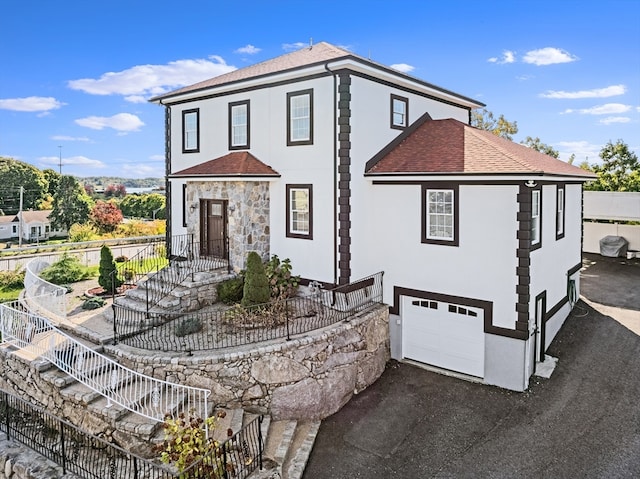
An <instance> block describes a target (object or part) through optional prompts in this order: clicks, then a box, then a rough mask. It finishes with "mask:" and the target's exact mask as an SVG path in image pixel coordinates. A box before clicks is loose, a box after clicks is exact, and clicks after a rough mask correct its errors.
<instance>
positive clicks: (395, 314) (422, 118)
mask: <svg viewBox="0 0 640 479" xmlns="http://www.w3.org/2000/svg"><path fill="white" fill-rule="evenodd" d="M152 101H154V102H156V103H158V104H161V105H163V106H165V115H166V122H165V123H166V125H167V131H166V140H167V141H166V145H167V149H166V159H167V171H168V172H169V174H168V178H167V205H168V212H169V218H168V222H167V223H168V228H169V230H170V233H171V235H182V234H193V235H194V236H195V237H196V238H197V239H199V241H200V244H201V249H202V251H203V252H204V253H208V254H215V255H222V256H225V257H228V258H229V260H230V262H231V265H232V266H233V267H234V268H235V269H236V270H237V269H240V268H243V267H244V261H245V258H246V254H247V252H248V251H251V250H256V251H258V252H260V253H261V254H262V256H263V257H265V258H266V257H268V256H269V255H273V254H277V255H278V256H279V257H281V258H290V259H291V262H292V265H293V267H294V272H295V273H296V274H299V275H301V276H302V278H303V279H304V281H312V280H316V281H320V282H322V283H324V284H325V285H327V286H329V285H337V284H345V283H348V282H350V281H353V280H356V279H358V278H361V277H364V276H367V275H369V274H371V273H374V272H376V271H381V270H382V271H384V272H385V276H384V298H385V301H386V302H387V303H388V304H389V305H390V311H391V313H392V315H391V322H390V332H391V342H392V344H391V354H392V356H393V357H394V358H396V359H405V360H413V361H418V362H421V363H426V364H430V365H434V366H437V367H439V368H443V369H447V370H452V371H456V372H459V373H463V374H467V375H470V376H474V377H476V378H479V379H480V380H482V381H484V382H485V383H487V384H494V385H498V386H502V387H505V388H509V389H514V390H524V389H526V388H527V387H528V382H529V377H530V376H531V374H532V373H533V371H534V368H535V364H536V359H539V358H541V357H544V351H545V349H546V348H547V347H548V345H549V343H550V342H551V340H552V339H553V337H554V336H555V335H556V333H557V332H558V330H559V328H560V326H561V325H562V323H563V322H564V320H565V319H566V317H567V315H568V314H569V311H570V309H571V307H572V301H571V300H572V299H574V298H576V297H577V293H578V291H579V281H578V277H579V275H578V271H579V269H580V265H581V204H582V183H583V182H584V181H586V180H588V179H590V178H591V177H592V174H591V173H589V172H586V171H584V170H581V169H579V168H576V167H573V166H571V165H569V164H567V163H564V162H562V161H559V160H556V159H554V158H551V157H549V156H546V155H543V154H541V153H538V152H536V151H534V150H532V149H529V148H526V147H524V146H522V145H518V144H515V143H513V142H510V141H507V140H504V139H501V138H498V137H496V136H494V135H493V134H491V133H488V132H485V131H480V130H477V129H475V128H472V127H470V126H469V122H470V116H471V110H472V109H474V108H479V107H483V106H484V105H483V104H482V103H480V102H478V101H476V100H473V99H470V98H468V97H465V96H462V95H459V94H457V93H454V92H451V91H449V90H446V89H444V88H441V87H438V86H435V85H432V84H429V83H427V82H424V81H422V80H420V79H417V78H414V77H412V76H409V75H406V74H404V73H401V72H398V71H396V70H393V69H391V68H388V67H385V66H383V65H380V64H377V63H375V62H372V61H371V60H368V59H365V58H362V57H359V56H357V55H354V54H352V53H351V52H349V51H347V50H344V49H341V48H338V47H335V46H333V45H330V44H327V43H319V44H316V45H313V46H310V47H307V48H304V49H301V50H298V51H296V52H293V53H289V54H287V55H283V56H281V57H278V58H275V59H272V60H268V61H266V62H263V63H259V64H256V65H252V66H249V67H246V68H242V69H240V70H236V71H234V72H231V73H228V74H225V75H221V76H218V77H215V78H212V79H210V80H207V81H204V82H201V83H198V84H195V85H193V86H190V87H186V88H182V89H180V90H176V91H174V92H170V93H167V94H165V95H161V96H159V97H156V98H154V99H152ZM574 291H575V295H574Z"/></svg>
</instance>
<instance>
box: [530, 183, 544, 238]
mask: <svg viewBox="0 0 640 479" xmlns="http://www.w3.org/2000/svg"><path fill="white" fill-rule="evenodd" d="M541 198H542V191H541V190H531V245H532V246H536V245H539V244H540V240H541V236H542V231H541V225H542V221H541V219H542V205H541V201H540V199H541Z"/></svg>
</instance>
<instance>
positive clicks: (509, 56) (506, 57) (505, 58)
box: [487, 50, 516, 65]
mask: <svg viewBox="0 0 640 479" xmlns="http://www.w3.org/2000/svg"><path fill="white" fill-rule="evenodd" d="M487 61H488V62H489V63H497V64H499V65H504V64H505V63H513V62H515V61H516V53H515V52H513V51H511V50H505V51H503V52H502V57H501V58H498V57H491V58H489V59H488V60H487Z"/></svg>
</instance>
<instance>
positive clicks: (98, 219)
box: [90, 201, 122, 233]
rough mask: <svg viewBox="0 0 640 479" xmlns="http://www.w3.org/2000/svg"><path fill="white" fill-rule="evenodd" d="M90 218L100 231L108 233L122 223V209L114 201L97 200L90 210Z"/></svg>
mask: <svg viewBox="0 0 640 479" xmlns="http://www.w3.org/2000/svg"><path fill="white" fill-rule="evenodd" d="M90 218H91V222H92V223H93V224H94V225H95V226H96V228H97V229H98V230H99V231H100V232H101V233H110V232H112V231H114V230H115V229H116V227H117V226H118V225H119V224H120V223H122V211H120V208H118V207H117V206H116V204H115V203H112V202H110V201H98V202H97V203H96V205H95V206H94V207H93V209H92V210H91V215H90Z"/></svg>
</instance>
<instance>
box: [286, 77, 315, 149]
mask: <svg viewBox="0 0 640 479" xmlns="http://www.w3.org/2000/svg"><path fill="white" fill-rule="evenodd" d="M287 145H288V146H294V145H313V90H312V89H309V90H301V91H296V92H291V93H287Z"/></svg>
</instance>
